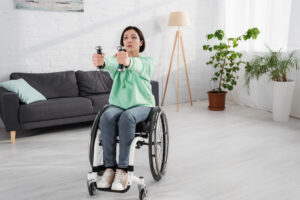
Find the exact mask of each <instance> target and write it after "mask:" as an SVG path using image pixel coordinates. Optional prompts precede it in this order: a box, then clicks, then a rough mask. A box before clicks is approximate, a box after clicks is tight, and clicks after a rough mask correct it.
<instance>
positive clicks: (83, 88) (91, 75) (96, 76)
mask: <svg viewBox="0 0 300 200" xmlns="http://www.w3.org/2000/svg"><path fill="white" fill-rule="evenodd" d="M76 79H77V84H78V89H79V95H80V96H89V95H93V94H102V93H109V92H110V90H111V87H112V84H113V80H112V79H111V77H110V75H109V73H108V72H105V71H80V70H79V71H77V72H76Z"/></svg>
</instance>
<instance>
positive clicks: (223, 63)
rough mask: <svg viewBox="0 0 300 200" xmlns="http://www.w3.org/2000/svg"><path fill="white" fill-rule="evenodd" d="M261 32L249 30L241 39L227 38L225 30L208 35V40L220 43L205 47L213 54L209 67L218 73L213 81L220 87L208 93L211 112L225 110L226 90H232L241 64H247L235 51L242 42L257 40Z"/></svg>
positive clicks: (253, 29)
mask: <svg viewBox="0 0 300 200" xmlns="http://www.w3.org/2000/svg"><path fill="white" fill-rule="evenodd" d="M259 33H260V32H259V30H258V29H257V28H251V29H248V30H247V32H246V33H245V34H243V35H241V36H239V37H235V38H227V37H225V34H224V31H223V30H216V31H215V33H211V34H208V35H207V36H206V37H207V40H212V39H217V40H219V42H218V43H217V44H214V45H210V44H206V45H203V50H204V51H209V52H213V55H212V56H211V57H210V59H209V61H208V62H206V64H207V65H211V66H212V67H213V68H214V69H215V70H216V72H215V73H214V75H213V77H212V78H211V80H212V81H213V82H215V83H218V86H217V87H216V88H214V89H213V90H211V91H208V92H207V94H208V99H209V106H208V108H209V109H210V110H224V109H225V97H226V93H227V91H226V90H229V91H230V90H232V89H233V87H234V86H235V85H236V83H237V79H238V76H237V75H236V73H237V72H238V71H239V69H240V68H239V66H240V64H246V62H245V61H243V60H242V56H243V55H242V53H241V52H238V51H236V50H235V48H236V47H238V46H239V43H240V42H241V41H242V40H244V41H245V40H249V39H256V38H257V36H258V34H259Z"/></svg>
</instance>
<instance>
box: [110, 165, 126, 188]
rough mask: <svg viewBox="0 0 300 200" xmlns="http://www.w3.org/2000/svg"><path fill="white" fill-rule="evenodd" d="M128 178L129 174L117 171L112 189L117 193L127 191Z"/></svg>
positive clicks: (120, 170)
mask: <svg viewBox="0 0 300 200" xmlns="http://www.w3.org/2000/svg"><path fill="white" fill-rule="evenodd" d="M127 178H128V175H127V172H125V171H124V170H122V169H117V171H116V174H115V179H114V182H113V184H112V186H111V189H112V190H117V191H120V190H125V189H126V187H127Z"/></svg>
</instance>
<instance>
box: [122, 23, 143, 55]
mask: <svg viewBox="0 0 300 200" xmlns="http://www.w3.org/2000/svg"><path fill="white" fill-rule="evenodd" d="M131 29H132V30H135V32H136V33H137V34H138V36H139V38H140V40H141V41H143V44H142V46H140V50H139V52H143V51H144V50H145V47H146V43H145V38H144V35H143V33H142V31H141V30H140V29H138V28H137V27H135V26H128V27H126V28H125V29H124V31H123V33H122V35H121V40H120V45H122V46H124V43H123V36H124V33H125V32H126V31H128V30H131Z"/></svg>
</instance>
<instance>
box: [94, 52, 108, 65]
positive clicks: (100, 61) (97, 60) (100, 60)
mask: <svg viewBox="0 0 300 200" xmlns="http://www.w3.org/2000/svg"><path fill="white" fill-rule="evenodd" d="M104 57H105V53H103V54H97V53H95V54H93V57H92V59H93V64H94V66H95V67H98V66H103V65H104Z"/></svg>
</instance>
